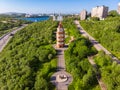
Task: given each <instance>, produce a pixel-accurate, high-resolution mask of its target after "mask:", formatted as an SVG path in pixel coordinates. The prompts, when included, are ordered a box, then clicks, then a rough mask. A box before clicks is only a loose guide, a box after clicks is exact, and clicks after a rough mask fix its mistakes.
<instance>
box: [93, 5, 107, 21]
mask: <svg viewBox="0 0 120 90" xmlns="http://www.w3.org/2000/svg"><path fill="white" fill-rule="evenodd" d="M107 15H108V7H106V6H104V5H103V6H97V7H95V8H93V9H92V12H91V17H98V18H99V19H104V18H106V17H107Z"/></svg>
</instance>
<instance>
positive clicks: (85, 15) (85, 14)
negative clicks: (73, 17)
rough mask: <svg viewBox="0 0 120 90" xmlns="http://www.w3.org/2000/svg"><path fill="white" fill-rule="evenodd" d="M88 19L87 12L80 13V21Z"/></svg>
mask: <svg viewBox="0 0 120 90" xmlns="http://www.w3.org/2000/svg"><path fill="white" fill-rule="evenodd" d="M86 17H87V11H86V10H82V11H81V13H80V19H81V20H85V19H86Z"/></svg>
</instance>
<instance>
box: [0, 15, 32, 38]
mask: <svg viewBox="0 0 120 90" xmlns="http://www.w3.org/2000/svg"><path fill="white" fill-rule="evenodd" d="M27 23H30V22H28V21H24V20H18V19H15V18H12V17H9V16H1V15H0V36H2V35H3V34H5V33H7V32H10V31H11V30H12V29H13V28H14V27H19V26H21V25H22V24H27Z"/></svg>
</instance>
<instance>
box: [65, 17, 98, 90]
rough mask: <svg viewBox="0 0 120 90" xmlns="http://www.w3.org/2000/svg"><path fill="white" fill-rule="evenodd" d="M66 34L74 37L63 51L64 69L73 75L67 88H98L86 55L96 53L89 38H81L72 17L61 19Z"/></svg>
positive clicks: (83, 89) (87, 89)
mask: <svg viewBox="0 0 120 90" xmlns="http://www.w3.org/2000/svg"><path fill="white" fill-rule="evenodd" d="M63 23H64V28H65V32H66V34H67V35H68V36H69V37H67V40H68V41H69V39H68V38H70V36H73V37H74V39H75V40H74V41H73V42H71V43H70V44H69V47H68V49H67V50H66V51H65V62H66V69H67V72H69V73H70V74H71V75H72V76H73V82H72V84H71V85H70V86H69V90H100V87H99V85H98V82H97V79H96V74H95V71H94V69H93V67H92V65H91V64H90V63H89V61H88V59H87V56H89V55H94V54H96V53H97V51H96V50H95V48H93V47H92V45H91V43H90V42H89V40H87V39H85V38H83V37H82V36H81V35H80V33H79V31H78V30H77V28H76V26H75V24H74V23H73V19H65V20H64V21H63Z"/></svg>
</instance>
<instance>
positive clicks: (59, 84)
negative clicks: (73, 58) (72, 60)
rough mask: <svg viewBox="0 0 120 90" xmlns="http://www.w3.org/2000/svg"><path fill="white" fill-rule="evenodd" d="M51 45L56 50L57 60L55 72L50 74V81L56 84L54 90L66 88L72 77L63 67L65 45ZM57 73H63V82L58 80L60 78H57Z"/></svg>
mask: <svg viewBox="0 0 120 90" xmlns="http://www.w3.org/2000/svg"><path fill="white" fill-rule="evenodd" d="M53 47H54V48H55V49H56V51H57V58H58V62H57V72H56V73H55V74H53V75H52V77H51V82H52V83H53V84H54V85H55V86H56V90H68V85H69V84H70V83H71V82H72V80H73V78H72V76H71V75H70V74H69V73H67V72H66V69H65V60H64V51H65V50H66V49H67V46H65V47H64V48H56V46H55V45H53ZM59 75H65V76H66V77H67V79H66V80H65V81H64V82H60V80H58V79H57V77H58V76H59Z"/></svg>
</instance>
